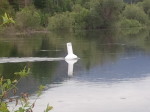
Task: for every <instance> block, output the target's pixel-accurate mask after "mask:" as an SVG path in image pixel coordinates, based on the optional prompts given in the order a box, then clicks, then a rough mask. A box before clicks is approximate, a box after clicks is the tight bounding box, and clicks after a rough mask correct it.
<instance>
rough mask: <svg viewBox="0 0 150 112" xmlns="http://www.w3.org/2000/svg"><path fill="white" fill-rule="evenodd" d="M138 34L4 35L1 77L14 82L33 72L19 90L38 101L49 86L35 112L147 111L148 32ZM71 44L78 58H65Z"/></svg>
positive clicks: (149, 86)
mask: <svg viewBox="0 0 150 112" xmlns="http://www.w3.org/2000/svg"><path fill="white" fill-rule="evenodd" d="M136 31H137V30H135V31H132V32H134V33H133V34H131V30H125V31H120V32H118V31H110V30H102V31H88V32H84V31H82V32H77V33H64V32H63V33H60V32H59V33H49V34H32V35H23V36H21V35H19V36H0V74H3V75H4V77H6V78H14V77H15V76H14V75H13V73H14V72H16V71H19V70H21V69H23V68H24V67H25V66H27V67H29V68H31V75H30V76H29V77H27V78H24V79H22V80H21V81H20V83H19V85H18V88H19V90H18V92H28V93H30V94H31V100H34V98H35V92H36V91H37V88H38V86H39V85H41V84H42V85H45V86H46V90H45V91H44V92H43V94H42V96H41V97H40V98H39V99H38V101H37V103H36V106H35V112H42V111H43V110H44V109H45V107H46V105H47V104H48V103H49V104H50V105H52V106H53V107H54V109H53V110H52V112H77V111H78V112H149V111H150V106H149V104H150V32H149V31H147V30H142V31H139V32H136ZM67 42H72V44H73V49H74V53H75V54H76V55H78V57H80V59H79V60H76V61H70V62H68V61H67V62H66V61H65V60H63V58H64V57H65V56H66V55H67V50H66V43H67ZM51 58H61V59H60V60H59V59H58V60H51ZM72 67H73V69H72Z"/></svg>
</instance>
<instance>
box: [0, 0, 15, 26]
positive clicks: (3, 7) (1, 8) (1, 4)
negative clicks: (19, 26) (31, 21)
mask: <svg viewBox="0 0 150 112" xmlns="http://www.w3.org/2000/svg"><path fill="white" fill-rule="evenodd" d="M13 12H14V11H13V9H12V7H11V6H10V5H9V2H8V0H0V24H2V18H1V16H2V15H4V13H7V14H11V15H13Z"/></svg>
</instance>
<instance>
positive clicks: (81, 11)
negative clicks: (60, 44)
mask: <svg viewBox="0 0 150 112" xmlns="http://www.w3.org/2000/svg"><path fill="white" fill-rule="evenodd" d="M71 17H72V18H73V19H74V23H73V27H74V29H86V26H87V25H86V24H87V19H88V17H89V10H88V9H85V8H83V7H82V6H81V5H79V4H77V5H75V6H74V7H73V12H72V13H71Z"/></svg>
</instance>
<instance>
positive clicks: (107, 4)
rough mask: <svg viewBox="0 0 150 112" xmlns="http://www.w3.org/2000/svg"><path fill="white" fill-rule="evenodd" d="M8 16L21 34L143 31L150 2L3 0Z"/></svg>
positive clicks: (149, 15) (0, 6) (2, 8)
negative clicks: (41, 30) (38, 31)
mask: <svg viewBox="0 0 150 112" xmlns="http://www.w3.org/2000/svg"><path fill="white" fill-rule="evenodd" d="M4 13H7V14H9V15H10V16H12V17H13V18H14V20H15V21H16V23H15V25H14V27H15V28H16V29H19V30H24V29H39V28H43V27H44V28H47V29H49V30H76V29H101V28H109V27H119V28H120V27H122V28H126V27H143V26H146V25H149V23H150V21H149V18H150V0H1V1H0V16H2V15H3V14H4ZM0 23H2V19H1V18H0Z"/></svg>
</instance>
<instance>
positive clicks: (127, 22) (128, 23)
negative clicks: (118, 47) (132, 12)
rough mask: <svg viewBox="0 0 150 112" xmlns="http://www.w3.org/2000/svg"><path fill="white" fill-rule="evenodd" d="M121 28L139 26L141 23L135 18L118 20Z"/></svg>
mask: <svg viewBox="0 0 150 112" xmlns="http://www.w3.org/2000/svg"><path fill="white" fill-rule="evenodd" d="M119 24H120V27H121V28H132V27H141V26H142V25H141V24H140V23H139V21H137V20H133V19H126V18H125V19H123V20H121V21H120V22H119Z"/></svg>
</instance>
